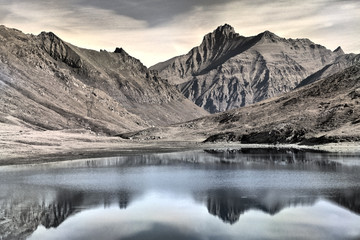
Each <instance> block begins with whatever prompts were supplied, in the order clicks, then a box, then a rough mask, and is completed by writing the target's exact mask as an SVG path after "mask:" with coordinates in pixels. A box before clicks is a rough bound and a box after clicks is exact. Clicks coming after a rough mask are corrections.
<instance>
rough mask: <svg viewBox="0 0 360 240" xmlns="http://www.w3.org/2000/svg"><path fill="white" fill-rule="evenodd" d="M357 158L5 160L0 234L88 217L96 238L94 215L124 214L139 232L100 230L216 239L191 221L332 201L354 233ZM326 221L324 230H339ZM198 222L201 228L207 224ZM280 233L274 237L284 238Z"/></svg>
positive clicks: (358, 220) (358, 203) (33, 233)
mask: <svg viewBox="0 0 360 240" xmlns="http://www.w3.org/2000/svg"><path fill="white" fill-rule="evenodd" d="M354 158H357V156H338V155H336V156H334V155H331V154H330V155H329V154H324V153H308V152H299V151H296V152H294V151H289V150H288V151H286V152H271V153H269V152H266V151H260V150H259V151H258V152H256V151H255V152H251V151H250V152H249V151H246V150H245V151H244V150H243V151H241V152H240V151H219V150H210V151H206V152H185V153H172V154H152V155H139V156H128V157H118V158H107V159H95V160H82V161H72V162H62V163H57V164H44V165H40V166H39V165H37V166H18V167H15V166H14V167H1V168H0V172H1V175H0V176H1V177H0V182H1V187H0V234H1V237H2V239H26V238H27V237H29V236H30V239H57V238H56V237H54V236H56V235H59V234H61V236H63V237H64V235H62V234H65V232H69V233H68V234H71V233H70V232H74V231H79V229H77V228H76V226H77V225H78V227H79V228H80V226H82V225H81V224H85V223H86V225H85V226H86V227H87V228H89V229H92V230H89V234H90V235H86V234H85V235H81V236H80V235H79V237H77V238H75V237H74V236H72V238H73V239H82V238H85V237H86V238H87V239H96V237H99V236H100V235H99V236H97V235H96V234H97V233H96V231H95V230H96V229H97V228H96V227H94V224H95V225H96V224H100V223H99V221H105V222H106V226H107V227H111V226H112V228H114V226H118V225H119V224H120V223H121V224H122V225H123V226H128V225H129V228H130V229H131V231H130V230H129V229H127V230H126V231H125V229H122V230H121V231H120V230H119V231H120V232H116V231H115V230H113V231H114V232H113V233H107V232H101V231H100V230H98V231H100V232H99V233H98V234H102V235H104V234H105V235H107V234H108V235H109V238H106V237H105V236H103V239H112V238H111V236H112V237H116V238H121V239H143V238H144V236H147V237H146V238H147V239H160V238H166V237H167V236H168V237H169V238H170V237H171V238H172V239H202V238H203V237H204V236H205V238H206V236H207V237H208V238H211V236H210V235H209V234H210V233H209V232H208V233H206V231H205V229H206V228H203V231H200V232H196V234H195V233H194V232H193V231H194V229H191V228H192V226H197V225H199V224H200V223H201V222H204V223H208V224H209V226H211V224H215V225H214V226H218V223H219V219H221V221H222V222H223V223H224V224H225V225H224V226H222V225H221V227H219V228H221V229H219V231H220V232H221V231H222V230H224V229H226V228H227V227H226V225H227V226H228V227H236V228H238V229H241V226H242V227H244V226H245V225H246V224H245V223H244V222H241V219H242V218H249V217H250V216H256V217H257V218H258V219H257V222H256V223H255V224H260V225H261V222H262V221H265V220H266V219H268V218H267V217H266V216H268V217H271V216H276V215H279V218H281V216H282V214H283V212H284V214H285V213H287V211H291V210H293V211H294V212H296V211H298V210H299V209H302V208H304V209H305V210H306V209H307V208H308V207H309V208H313V209H312V210H311V211H310V213H314V214H315V215H316V214H317V210H316V209H320V210H321V207H323V206H326V207H327V208H331V209H335V210H334V211H339V213H337V214H338V215H339V214H340V215H341V214H345V215H346V219H339V220H340V221H344V222H346V221H350V222H347V223H348V225H347V228H349V229H350V230H351V235H349V236H347V237H349V238H354V239H356V238H358V237H359V236H360V231H359V230H358V231H356V229H357V228H356V227H355V228H354V229H355V230H354V229H352V225H354V226H358V225H356V224H360V216H359V214H360V186H359V183H360V176H358V174H357V173H358V172H359V170H360V167H359V166H353V165H351V166H347V165H346V164H344V163H346V162H347V159H350V160H351V161H353V160H354ZM290 159H291V160H290ZM204 209H206V212H207V216H206V214H204V213H205V211H204ZM285 210H286V211H285ZM305 210H304V212H306V211H305ZM320 210H319V211H320ZM259 213H262V214H263V215H262V217H261V218H259V215H258V214H259ZM87 214H90V215H91V214H93V215H91V217H89V216H87ZM292 214H295V213H292ZM329 214H330V215H331V212H329ZM212 215H214V216H216V218H215V219H216V223H215V222H214V218H212V217H211V216H212ZM345 215H344V216H345ZM304 216H305V215H304ZM304 216H303V217H304ZM304 218H310V219H311V216H305V217H304ZM315 218H316V217H315ZM104 219H105V220H104ZM109 219H112V221H110V220H109ZM271 219H273V218H271ZM271 219H270V220H269V219H268V220H267V221H270V222H271ZM349 219H350V220H349ZM75 220H76V221H75ZM67 221H69V224H70V222H71V227H68V225H69V224H66V222H67ZM74 221H75V223H74ZM194 221H196V222H194ZM209 221H210V222H209ZM273 221H275V219H273ZM324 221H325V220H324ZM239 224H240V225H239ZM303 224H305V223H301V224H300V225H301V228H304V227H305V225H303ZM318 224H319V223H318ZM322 224H323V223H321V224H320V225H321V227H320V228H319V231H320V230H321V229H322V231H325V232H326V231H327V234H330V233H332V232H331V231H329V230H328V229H326V227H324V226H323V225H322ZM100 225H101V224H100ZM145 225H146V226H147V227H144V226H145ZM150 225H151V227H149V226H150ZM297 225H298V226H300V225H299V223H297ZM308 225H314V226H316V223H311V222H310V223H308ZM140 226H142V227H140ZM199 226H200V227H199ZM199 226H197V227H196V229H198V228H201V227H204V226H203V225H201V224H200V225H199ZM219 226H220V225H219ZM288 227H289V229H291V227H294V223H292V225H290V224H289V226H288ZM308 227H309V228H310V226H308ZM331 227H332V228H334V227H333V226H331ZM82 228H84V226H82ZM137 228H139V229H138V231H136V229H137ZM182 228H186V229H185V230H184V229H182ZM149 229H150V230H149ZM210 230H211V229H210ZM212 230H213V231H216V229H212ZM346 230H348V229H346ZM57 231H58V232H57ZM129 231H130V232H129ZM204 231H205V232H204ZM224 231H225V230H224ZM228 231H230V230H226V231H225V232H228ZM249 231H250V229H249ZM124 232H127V233H126V234H125V233H124ZM235 232H236V231H235ZM235 232H234V233H233V234H235V235H233V236H230V235H231V234H230V233H229V234H230V235H228V236H224V235H223V236H222V239H237V238H238V237H240V236H245V238H246V234H245V232H244V230H242V234H241V235H236V233H235ZM271 232H272V231H271ZM120 233H121V234H122V235H121V236H120V235H119V234H120ZM123 233H124V234H123ZM237 234H239V233H237ZM243 234H245V235H243ZM259 234H260V233H259ZM264 234H265V232H264ZM334 234H335V233H334ZM342 234H345V232H342ZM275 235H276V234H275ZM275 235H274V237H269V238H273V239H277V238H281V236H280V235H276V236H275ZM50 236H51V237H52V238H50ZM313 236H316V235H313ZM212 237H214V236H213V235H212ZM283 237H284V238H286V235H284V236H283ZM287 237H288V236H287ZM248 238H250V237H248ZM314 238H315V237H314ZM337 238H342V235H339V236H335V237H334V239H337Z"/></svg>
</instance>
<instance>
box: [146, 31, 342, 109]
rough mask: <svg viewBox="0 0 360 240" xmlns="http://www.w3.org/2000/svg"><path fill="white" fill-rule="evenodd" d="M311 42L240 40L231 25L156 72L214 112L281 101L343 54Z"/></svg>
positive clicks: (270, 37)
mask: <svg viewBox="0 0 360 240" xmlns="http://www.w3.org/2000/svg"><path fill="white" fill-rule="evenodd" d="M343 54H344V53H343V52H342V51H340V50H338V51H331V50H328V49H326V48H325V47H323V46H321V45H318V44H314V43H313V42H311V41H310V40H308V39H285V38H281V37H278V36H276V35H275V34H273V33H271V32H269V31H265V32H263V33H260V34H258V35H256V36H252V37H243V36H239V35H238V34H237V33H236V32H235V31H234V28H232V27H231V26H230V25H227V24H225V25H223V26H220V27H218V28H217V29H216V30H214V31H213V32H212V33H209V34H207V35H206V36H205V37H204V39H203V41H202V43H201V44H200V46H198V47H195V48H193V49H192V50H191V51H190V52H189V53H187V54H186V55H183V56H179V57H175V58H173V59H170V60H168V61H166V62H163V63H159V64H157V65H155V66H153V67H151V69H154V70H157V71H158V72H159V75H160V76H161V77H163V78H166V79H168V80H169V81H170V82H171V83H172V84H175V85H177V86H178V88H179V89H180V90H181V92H182V93H183V94H184V95H185V96H186V97H187V98H189V99H190V100H192V101H193V102H195V103H196V104H197V105H198V106H201V107H203V108H204V109H206V110H207V111H209V112H211V113H214V112H220V111H224V110H229V109H233V108H238V107H242V106H245V105H248V104H252V103H255V102H259V101H261V100H264V99H267V98H271V97H274V96H277V95H278V94H280V93H284V92H288V91H291V90H292V89H294V88H295V87H296V86H297V85H298V84H299V83H300V82H301V81H302V80H303V79H304V78H306V77H308V76H309V75H311V74H313V73H315V72H316V71H318V70H320V69H321V68H323V67H324V66H325V65H327V64H330V63H332V62H334V60H335V59H336V58H337V57H339V56H341V55H343Z"/></svg>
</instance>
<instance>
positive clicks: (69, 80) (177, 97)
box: [0, 26, 206, 134]
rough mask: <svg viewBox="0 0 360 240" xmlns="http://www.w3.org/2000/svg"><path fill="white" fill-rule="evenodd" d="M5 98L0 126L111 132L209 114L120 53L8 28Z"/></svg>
mask: <svg viewBox="0 0 360 240" xmlns="http://www.w3.org/2000/svg"><path fill="white" fill-rule="evenodd" d="M0 101H1V102H2V104H0V122H4V123H11V124H22V125H26V126H31V127H33V128H34V127H35V128H40V129H67V128H89V129H91V130H93V131H96V132H105V133H111V134H114V133H118V132H119V131H124V130H136V129H142V128H145V127H149V126H152V125H156V126H159V125H165V124H170V123H174V122H178V121H183V120H190V119H193V118H194V117H199V116H203V115H205V114H206V112H205V111H203V110H202V109H200V108H198V107H197V106H196V105H194V104H193V103H191V102H190V101H189V100H187V99H186V98H184V97H183V96H182V94H181V93H179V92H178V90H177V89H176V88H175V87H173V86H171V85H169V84H168V83H167V82H166V81H164V80H163V79H161V78H160V77H158V76H157V75H156V74H154V73H153V72H152V71H149V70H148V69H147V68H146V67H145V66H144V65H143V64H142V63H141V62H140V61H139V60H137V59H135V58H133V57H131V56H130V55H128V54H127V53H126V52H125V51H124V50H123V49H121V48H117V49H116V50H115V52H114V53H111V52H106V51H100V52H97V51H93V50H87V49H81V48H78V47H76V46H73V45H71V44H69V43H66V42H64V41H62V40H61V39H60V38H58V37H57V36H56V35H55V34H53V33H45V32H43V33H41V34H39V35H38V36H34V35H26V34H23V33H22V32H20V31H18V30H15V29H9V28H6V27H4V26H1V27H0Z"/></svg>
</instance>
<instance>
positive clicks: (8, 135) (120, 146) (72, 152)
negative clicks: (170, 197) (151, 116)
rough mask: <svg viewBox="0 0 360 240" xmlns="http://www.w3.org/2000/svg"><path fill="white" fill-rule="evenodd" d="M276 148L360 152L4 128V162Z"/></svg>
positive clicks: (351, 145)
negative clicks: (128, 137)
mask: <svg viewBox="0 0 360 240" xmlns="http://www.w3.org/2000/svg"><path fill="white" fill-rule="evenodd" d="M242 148H276V149H299V150H308V151H325V152H340V153H349V154H350V153H360V143H359V142H346V143H345V142H343V143H329V144H324V145H313V146H306V145H297V144H278V145H273V144H241V143H236V142H220V143H202V142H201V140H200V139H196V138H195V139H194V140H193V141H165V140H161V139H160V140H148V141H140V140H127V139H122V138H120V137H109V136H102V135H98V134H96V133H94V132H91V131H89V130H61V131H36V130H31V129H27V128H26V129H24V128H23V127H18V126H13V127H12V128H8V127H7V128H0V149H1V154H0V165H18V164H37V163H46V162H57V161H66V160H75V159H85V158H100V157H112V156H121V155H136V154H141V153H165V152H176V151H190V150H201V149H242Z"/></svg>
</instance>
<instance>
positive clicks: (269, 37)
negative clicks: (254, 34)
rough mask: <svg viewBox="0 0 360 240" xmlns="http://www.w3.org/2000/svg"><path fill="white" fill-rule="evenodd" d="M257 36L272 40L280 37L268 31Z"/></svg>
mask: <svg viewBox="0 0 360 240" xmlns="http://www.w3.org/2000/svg"><path fill="white" fill-rule="evenodd" d="M258 36H260V37H261V38H265V39H272V40H275V39H280V37H279V36H278V35H276V34H275V33H273V32H270V31H269V30H266V31H264V32H262V33H260V34H259V35H258Z"/></svg>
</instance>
